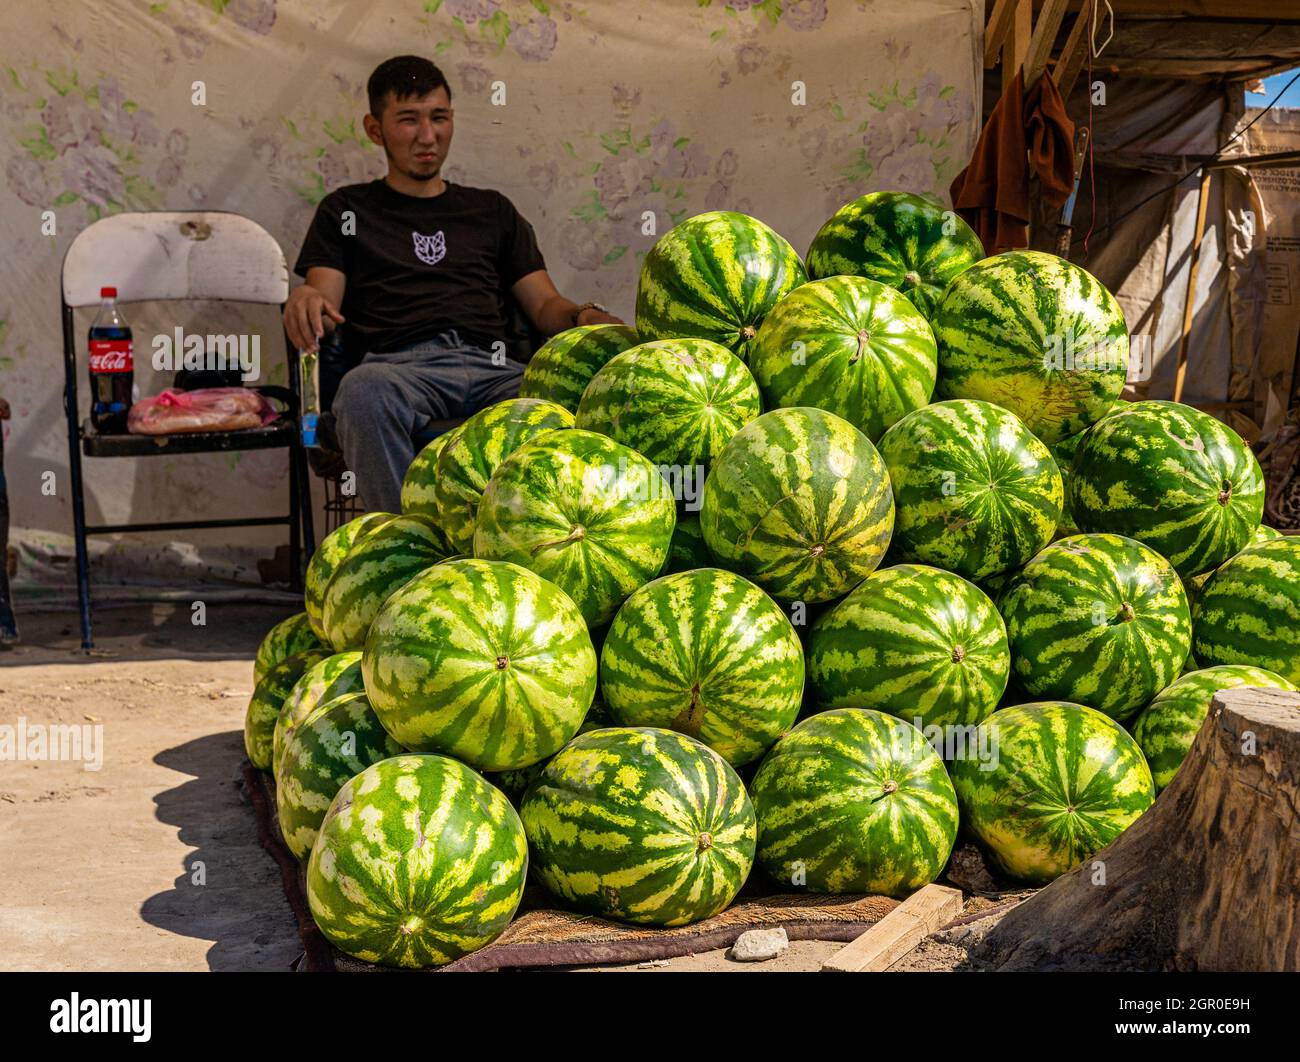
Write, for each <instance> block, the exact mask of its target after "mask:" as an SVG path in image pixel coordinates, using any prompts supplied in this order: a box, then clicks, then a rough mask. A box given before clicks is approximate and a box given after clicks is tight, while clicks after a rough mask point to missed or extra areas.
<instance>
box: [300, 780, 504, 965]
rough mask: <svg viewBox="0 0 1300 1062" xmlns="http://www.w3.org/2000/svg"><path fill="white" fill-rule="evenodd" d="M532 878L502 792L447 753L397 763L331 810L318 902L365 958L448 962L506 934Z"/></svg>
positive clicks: (314, 871) (331, 931)
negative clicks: (527, 878) (526, 880)
mask: <svg viewBox="0 0 1300 1062" xmlns="http://www.w3.org/2000/svg"><path fill="white" fill-rule="evenodd" d="M527 873H528V842H527V838H526V837H525V836H524V831H523V827H522V825H521V824H520V821H519V816H518V814H517V813H516V812H515V809H514V808H512V807H511V806H510V801H508V800H507V799H506V798H505V796H504V795H503V794H502V793H501V792H500V790H497V789H494V788H493V787H492V786H491V785H489V784H488V783H487V782H485V781H484V780H483V778H482V777H481V776H479V775H477V774H475V773H474V772H473V771H472V770H470V769H469V768H468V767H466V766H465V765H464V764H461V763H457V762H456V761H455V760H453V759H449V758H448V757H446V756H409V755H408V756H393V757H391V758H389V759H386V760H380V761H379V762H378V763H375V764H372V765H371V766H369V767H367V768H366V769H365V770H364V771H362V772H361V773H360V774H358V775H357V776H356V777H355V778H352V779H350V780H349V781H347V782H346V783H344V785H343V788H342V789H340V790H339V792H338V795H337V796H336V797H335V798H334V800H333V802H332V803H331V804H330V806H329V810H328V811H327V812H326V813H325V818H324V821H322V823H321V826H320V833H319V835H318V836H317V838H316V843H315V846H314V847H313V848H312V850H311V859H310V860H309V861H308V863H307V903H308V905H309V906H310V908H311V913H312V917H313V918H314V919H315V920H316V925H318V926H319V927H320V930H321V932H322V933H324V934H325V936H326V938H327V939H328V940H329V941H330V943H332V944H333V945H334V946H335V947H337V948H338V949H339V950H341V951H344V952H346V953H347V954H349V955H351V956H353V957H355V958H358V959H363V960H365V961H366V962H376V963H382V964H383V965H385V966H408V967H421V966H441V965H444V964H445V963H449V962H451V961H453V960H455V959H458V958H460V957H461V956H463V955H467V954H469V953H470V952H473V951H477V950H478V949H479V948H481V947H483V946H484V945H486V944H490V943H491V942H492V941H493V940H495V939H496V938H497V937H498V936H500V935H501V933H502V931H503V930H504V929H505V928H506V926H508V925H509V924H510V919H511V918H513V917H514V913H515V909H516V908H517V907H518V906H519V900H520V899H521V898H522V896H523V891H524V879H525V877H526V876H527Z"/></svg>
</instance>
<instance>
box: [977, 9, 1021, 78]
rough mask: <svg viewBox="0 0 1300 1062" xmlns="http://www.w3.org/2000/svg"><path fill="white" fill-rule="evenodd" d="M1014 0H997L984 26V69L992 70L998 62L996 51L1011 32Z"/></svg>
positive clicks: (1014, 10) (1000, 49)
mask: <svg viewBox="0 0 1300 1062" xmlns="http://www.w3.org/2000/svg"><path fill="white" fill-rule="evenodd" d="M1015 4H1016V0H997V3H996V4H994V5H993V14H992V15H990V16H989V24H988V25H987V26H985V27H984V69H985V70H992V69H993V68H994V67H995V66H997V63H998V52H1000V51H1002V45H1003V44H1004V43H1006V39H1007V34H1008V33H1010V32H1011V20H1012V18H1013V16H1014V15H1015V13H1016V8H1015Z"/></svg>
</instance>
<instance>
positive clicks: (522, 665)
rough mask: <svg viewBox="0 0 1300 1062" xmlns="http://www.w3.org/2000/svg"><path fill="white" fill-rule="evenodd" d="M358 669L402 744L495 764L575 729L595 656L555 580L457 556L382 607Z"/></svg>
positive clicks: (479, 764) (540, 753)
mask: <svg viewBox="0 0 1300 1062" xmlns="http://www.w3.org/2000/svg"><path fill="white" fill-rule="evenodd" d="M361 672H362V675H363V677H364V678H365V684H366V692H367V694H368V695H369V697H370V703H371V704H372V705H373V706H374V709H375V712H376V714H377V715H378V716H379V719H380V721H381V722H382V723H383V724H384V728H385V729H386V730H387V731H388V732H389V733H390V734H392V735H393V737H394V738H396V739H397V741H398V742H399V743H400V744H401V745H402V746H403V747H405V748H408V749H411V750H412V751H416V752H445V753H448V754H449V755H452V756H456V757H457V758H459V759H461V760H464V761H465V762H466V763H468V764H470V765H471V766H473V767H476V768H479V769H480V770H485V771H504V770H510V769H512V768H515V767H526V766H528V764H530V763H536V762H537V761H538V760H540V759H543V758H544V757H546V756H550V755H552V754H553V753H555V752H556V751H557V750H559V749H560V748H561V747H562V746H563V745H564V743H565V742H566V741H568V740H569V739H570V738H571V737H573V735H574V734H576V733H577V732H578V727H579V726H580V725H581V724H582V720H583V717H584V716H585V715H586V714H587V709H588V708H589V707H590V706H591V701H592V698H593V696H594V695H595V692H596V651H595V650H594V649H593V648H592V645H591V638H590V637H589V636H588V634H587V628H586V625H585V624H584V623H583V622H582V617H581V616H580V615H579V614H578V610H577V608H576V607H575V606H574V604H573V602H572V601H571V600H570V599H569V597H568V595H567V594H565V593H564V592H563V591H561V590H560V589H559V588H558V587H557V586H554V585H553V584H551V583H548V582H546V581H545V580H544V579H542V578H540V577H539V576H537V575H535V574H534V573H532V572H530V571H528V570H526V569H524V568H521V567H519V566H518V565H515V564H505V563H502V562H500V561H484V560H458V561H447V562H445V563H443V564H438V565H435V566H434V567H432V568H430V569H428V570H427V571H425V572H422V573H421V574H419V575H417V576H416V577H415V578H414V579H412V580H411V581H410V582H409V583H407V584H406V585H405V586H403V587H402V588H401V589H400V590H398V591H397V592H396V593H395V594H393V596H392V597H390V598H389V599H388V600H387V601H386V602H385V603H384V607H383V610H382V611H381V612H380V613H379V616H378V617H377V618H376V619H375V622H374V623H373V624H372V625H371V628H370V634H369V636H368V637H367V638H366V648H365V654H364V656H363V657H362V660H361Z"/></svg>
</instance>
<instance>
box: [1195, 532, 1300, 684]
mask: <svg viewBox="0 0 1300 1062" xmlns="http://www.w3.org/2000/svg"><path fill="white" fill-rule="evenodd" d="M1194 619H1195V628H1196V633H1195V637H1194V638H1193V641H1192V651H1193V653H1195V655H1196V659H1197V660H1199V661H1200V663H1201V665H1202V666H1203V667H1208V666H1211V665H1213V664H1253V665H1254V666H1256V667H1263V668H1267V669H1268V670H1269V671H1274V672H1276V673H1277V674H1279V675H1281V676H1282V677H1283V678H1285V679H1287V680H1288V681H1290V682H1294V683H1296V684H1298V685H1300V538H1289V537H1283V538H1275V539H1271V540H1270V541H1267V542H1260V543H1257V544H1256V545H1253V546H1247V547H1246V548H1245V549H1243V550H1242V551H1241V552H1240V553H1238V554H1237V555H1236V556H1235V557H1233V558H1232V559H1231V560H1229V561H1227V562H1226V563H1225V564H1223V565H1222V566H1221V567H1220V568H1219V569H1218V570H1217V571H1216V572H1215V573H1214V574H1213V575H1211V576H1210V578H1209V580H1208V581H1207V582H1206V584H1205V586H1204V587H1202V589H1201V592H1200V593H1199V594H1198V595H1197V597H1196V611H1195V613H1194Z"/></svg>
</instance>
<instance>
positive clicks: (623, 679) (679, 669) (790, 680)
mask: <svg viewBox="0 0 1300 1062" xmlns="http://www.w3.org/2000/svg"><path fill="white" fill-rule="evenodd" d="M803 680H804V661H803V647H802V646H801V645H800V643H799V636H798V635H797V634H796V633H795V631H794V628H793V627H792V626H791V625H790V621H789V620H788V619H786V617H785V613H783V612H782V611H781V609H780V607H779V606H778V605H777V604H776V602H775V601H773V600H772V599H771V598H770V597H768V596H767V595H766V594H765V593H763V591H762V590H760V589H759V588H758V587H757V586H755V585H754V584H753V583H751V582H749V581H748V580H746V579H742V578H741V577H740V576H738V575H733V574H732V573H731V572H724V571H721V570H720V569H718V568H699V569H696V570H695V571H689V572H679V573H678V574H676V575H667V576H664V577H663V578H662V579H656V580H655V581H654V582H652V583H648V584H647V585H645V586H643V587H641V589H640V590H638V591H637V592H636V593H634V594H633V595H632V596H631V597H629V598H628V599H627V601H626V602H625V603H624V604H623V607H622V608H621V609H619V610H618V615H617V616H615V617H614V622H613V623H612V624H610V628H609V634H608V635H606V637H605V644H604V647H603V648H602V649H601V653H600V690H601V696H602V697H603V698H604V700H605V703H606V705H608V707H609V713H610V715H611V717H612V718H613V719H614V720H615V721H616V722H618V723H620V724H622V725H623V726H653V727H664V728H666V729H669V730H676V731H678V732H679V733H683V734H687V735H689V736H690V737H693V738H698V739H699V740H700V741H703V742H704V743H705V744H706V745H708V746H709V747H710V748H711V749H713V750H714V751H715V752H717V753H719V754H720V755H721V756H722V757H723V758H724V759H726V761H727V762H728V763H730V764H731V765H732V766H733V767H739V766H741V765H743V764H746V763H749V762H750V761H751V760H756V759H758V758H759V757H760V756H762V755H763V753H764V752H766V751H767V750H768V749H769V748H770V747H771V745H772V743H773V742H774V741H776V739H777V738H779V737H780V736H781V735H782V734H784V733H785V732H786V731H787V730H789V729H790V727H791V726H792V725H794V720H795V716H797V715H798V714H799V706H800V704H801V703H802V701H803Z"/></svg>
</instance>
